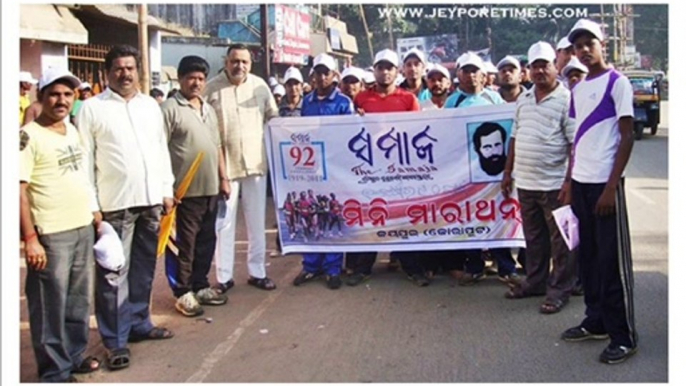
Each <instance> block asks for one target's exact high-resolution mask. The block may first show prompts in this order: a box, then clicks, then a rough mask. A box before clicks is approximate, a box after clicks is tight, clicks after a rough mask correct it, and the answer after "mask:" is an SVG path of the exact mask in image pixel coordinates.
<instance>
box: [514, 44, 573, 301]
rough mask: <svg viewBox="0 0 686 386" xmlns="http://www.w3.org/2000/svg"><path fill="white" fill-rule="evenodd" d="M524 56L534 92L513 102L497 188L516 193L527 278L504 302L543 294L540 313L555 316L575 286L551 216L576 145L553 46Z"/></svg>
mask: <svg viewBox="0 0 686 386" xmlns="http://www.w3.org/2000/svg"><path fill="white" fill-rule="evenodd" d="M528 57H529V60H530V61H531V62H530V63H531V73H532V76H533V80H534V87H533V88H532V89H531V90H527V91H526V92H525V93H524V94H523V95H522V96H521V97H520V98H519V99H518V100H517V110H516V114H515V128H514V130H513V133H512V136H511V138H510V145H509V151H508V158H507V165H506V167H505V173H504V174H503V179H502V184H501V188H502V192H503V195H504V196H505V197H509V195H510V194H511V191H512V184H513V181H514V186H515V187H516V188H517V196H518V198H519V203H520V204H521V214H522V225H523V228H524V237H525V239H526V246H527V259H526V266H525V268H526V279H525V280H522V281H521V282H520V283H519V284H518V285H516V286H514V287H513V288H512V289H510V291H508V292H507V293H506V294H505V297H506V298H508V299H521V298H525V297H530V296H543V295H544V296H545V300H544V301H543V303H542V304H541V305H540V307H539V311H540V312H541V313H542V314H554V313H557V312H559V311H560V310H561V309H562V308H563V307H564V306H565V305H566V304H567V303H568V302H569V297H570V295H571V292H572V288H573V287H574V282H575V281H576V259H575V255H574V254H573V253H572V252H570V251H569V249H568V248H567V245H566V244H565V242H564V240H563V239H562V235H561V234H560V231H559V230H558V227H557V225H556V223H555V219H554V217H553V214H552V212H553V211H554V210H555V209H557V208H559V207H561V206H562V204H561V203H560V202H559V200H558V196H559V194H560V188H561V187H562V183H563V182H564V178H565V174H566V170H567V161H568V158H569V153H570V149H571V144H572V142H573V141H574V120H573V119H570V118H569V100H570V97H571V96H570V93H569V90H567V88H566V87H564V86H563V85H562V83H560V82H559V81H558V80H557V71H556V69H555V65H554V61H555V50H553V47H552V46H550V44H548V43H544V42H538V43H535V44H534V45H532V46H531V48H529V52H528ZM551 260H552V264H551ZM551 265H552V266H551Z"/></svg>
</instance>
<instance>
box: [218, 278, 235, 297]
mask: <svg viewBox="0 0 686 386" xmlns="http://www.w3.org/2000/svg"><path fill="white" fill-rule="evenodd" d="M235 284H236V283H235V282H234V281H233V279H231V280H229V281H227V282H226V283H218V284H217V285H216V286H214V287H213V288H214V290H215V291H217V292H219V293H220V294H223V293H226V291H228V290H230V289H231V288H233V286H234V285H235Z"/></svg>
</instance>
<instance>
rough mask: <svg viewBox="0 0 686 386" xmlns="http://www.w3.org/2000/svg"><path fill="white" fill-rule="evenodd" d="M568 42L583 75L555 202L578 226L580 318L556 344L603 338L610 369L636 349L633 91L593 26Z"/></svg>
mask: <svg viewBox="0 0 686 386" xmlns="http://www.w3.org/2000/svg"><path fill="white" fill-rule="evenodd" d="M569 41H570V42H572V44H574V50H575V52H576V54H577V57H578V58H579V60H581V63H583V64H584V65H585V66H586V67H587V68H588V76H587V77H586V79H584V80H583V81H582V82H579V83H578V84H577V85H576V86H575V87H574V89H573V90H572V103H571V107H570V113H569V116H570V117H572V118H575V119H576V122H577V129H576V136H575V138H574V145H573V150H572V159H573V162H571V163H570V164H571V165H572V166H571V168H570V170H569V171H568V175H567V177H568V178H567V180H566V181H565V184H564V185H563V188H562V193H561V199H562V201H566V202H569V201H571V202H572V209H573V210H574V214H575V215H576V216H577V217H578V219H579V255H578V256H579V267H580V276H581V280H582V282H583V285H584V302H585V303H586V313H585V314H586V317H585V318H584V320H583V321H582V322H581V324H580V325H579V326H576V327H572V328H570V329H568V330H566V331H565V332H564V333H563V334H562V339H563V340H565V341H568V342H577V341H584V340H589V339H592V340H597V339H607V338H608V337H609V338H610V344H609V345H608V346H607V347H606V348H605V350H603V352H602V353H601V354H600V357H599V359H600V361H601V362H602V363H607V364H615V363H621V362H624V361H625V360H627V359H628V358H629V357H630V356H632V355H633V354H635V353H636V351H637V349H638V342H637V338H638V336H637V333H636V325H635V321H634V312H635V310H634V301H633V299H634V295H633V292H634V291H633V289H634V283H633V270H632V262H631V244H630V240H629V236H630V235H629V222H628V215H627V211H626V199H625V196H624V178H623V174H624V168H625V167H626V165H627V163H628V162H629V156H630V155H631V149H632V148H633V134H632V129H633V91H632V88H631V83H630V82H629V79H627V78H626V77H625V76H624V75H622V74H620V73H619V72H617V71H615V70H614V69H612V68H610V66H609V65H608V64H607V63H605V60H604V57H603V50H604V48H605V42H604V39H603V32H602V30H601V28H600V26H599V25H598V24H597V23H595V22H592V21H590V20H585V19H582V20H579V21H578V22H577V23H576V24H575V25H574V27H573V28H572V31H571V32H570V33H569ZM570 196H571V197H570ZM570 198H571V199H570Z"/></svg>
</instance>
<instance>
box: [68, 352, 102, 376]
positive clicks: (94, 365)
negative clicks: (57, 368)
mask: <svg viewBox="0 0 686 386" xmlns="http://www.w3.org/2000/svg"><path fill="white" fill-rule="evenodd" d="M97 370H100V361H99V360H98V358H96V357H94V356H89V357H86V358H85V359H84V360H82V361H81V363H80V364H79V365H78V366H74V368H73V369H72V370H71V372H72V373H76V374H88V373H92V372H93V371H97Z"/></svg>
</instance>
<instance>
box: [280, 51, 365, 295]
mask: <svg viewBox="0 0 686 386" xmlns="http://www.w3.org/2000/svg"><path fill="white" fill-rule="evenodd" d="M313 69H314V86H315V89H314V91H313V92H311V93H309V94H308V95H307V96H305V98H304V99H303V102H302V109H301V111H300V115H301V116H303V117H308V116H323V115H353V113H354V112H353V111H354V110H353V103H352V101H351V100H350V98H348V97H347V96H345V95H343V93H341V92H340V91H339V90H338V89H337V88H336V82H335V81H334V79H335V78H336V75H337V72H336V62H335V60H334V59H333V58H332V57H331V56H329V55H326V54H320V55H318V56H317V57H316V58H314V67H313ZM342 268H343V254H342V253H338V252H336V253H304V254H303V270H302V272H300V274H298V276H296V278H295V280H293V285H295V286H299V285H301V284H303V283H305V282H307V281H310V280H312V279H314V278H315V277H316V276H317V275H319V274H320V273H324V274H326V285H327V287H329V288H330V289H338V288H340V287H341V284H343V282H342V281H341V270H342Z"/></svg>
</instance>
